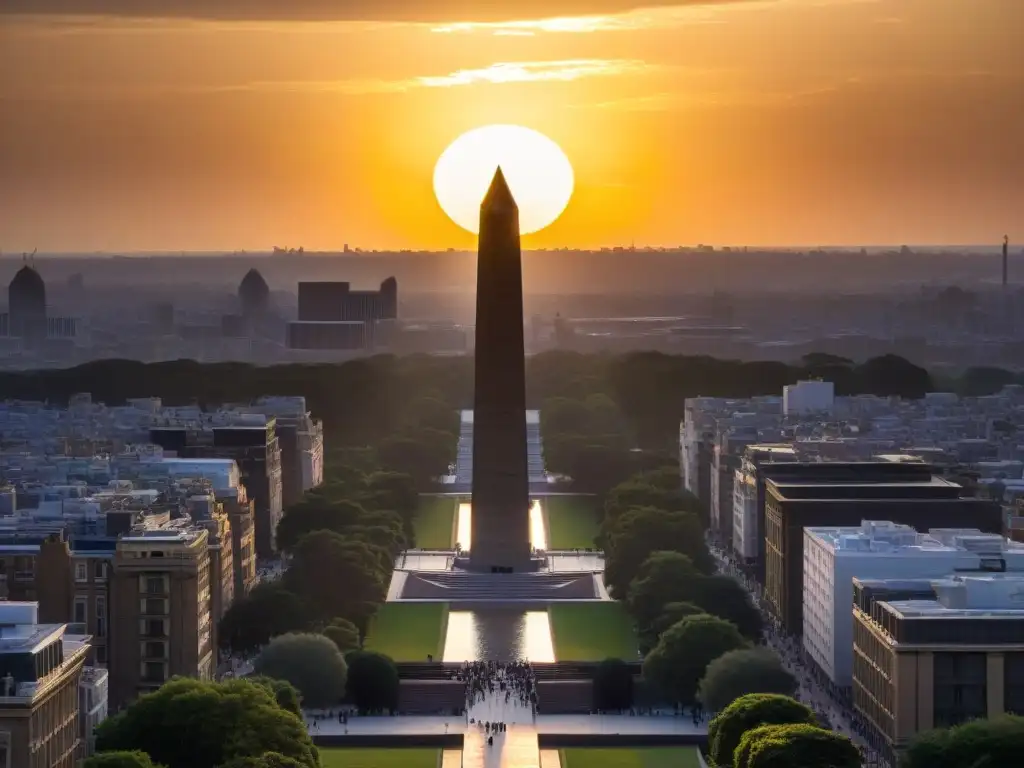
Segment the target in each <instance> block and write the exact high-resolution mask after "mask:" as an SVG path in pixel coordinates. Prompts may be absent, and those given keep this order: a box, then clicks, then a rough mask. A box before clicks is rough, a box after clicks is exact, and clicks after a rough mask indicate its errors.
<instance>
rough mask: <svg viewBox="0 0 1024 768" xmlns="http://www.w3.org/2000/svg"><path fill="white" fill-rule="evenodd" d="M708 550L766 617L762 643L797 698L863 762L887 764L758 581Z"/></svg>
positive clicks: (876, 742)
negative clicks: (795, 687)
mask: <svg viewBox="0 0 1024 768" xmlns="http://www.w3.org/2000/svg"><path fill="white" fill-rule="evenodd" d="M710 548H711V553H712V554H713V555H714V556H715V559H716V560H717V561H718V566H719V570H720V571H722V572H723V573H727V574H729V575H730V576H733V577H735V578H736V579H737V580H738V581H739V582H740V583H742V584H743V586H744V587H745V588H746V589H747V591H748V592H749V593H750V597H751V599H752V600H753V602H754V605H756V606H757V607H758V608H759V609H760V611H761V613H762V615H763V616H764V618H765V632H764V642H765V644H766V645H767V646H768V647H769V648H771V649H772V650H774V651H775V652H776V653H778V654H779V658H781V659H782V661H783V663H784V664H785V665H786V667H787V668H788V669H789V671H790V672H791V673H792V674H793V675H794V676H795V677H796V679H797V682H798V683H799V685H800V689H799V693H798V694H797V698H798V699H799V700H800V701H802V702H803V703H804V704H806V705H807V706H808V707H810V708H811V709H812V710H813V711H814V713H815V715H817V717H818V720H819V721H820V722H821V723H822V725H823V726H824V727H826V728H828V729H829V730H832V731H835V732H836V733H840V734H843V735H844V736H848V737H849V738H850V740H851V741H853V743H854V744H856V745H857V746H858V748H860V750H861V754H862V755H863V756H864V764H865V765H870V766H878V767H879V768H886V766H888V762H887V761H885V760H883V759H882V756H881V754H880V751H881V746H882V745H881V744H880V743H879V739H878V737H877V735H876V734H875V732H874V730H873V729H872V728H870V727H869V726H868V723H867V722H866V721H865V720H864V718H863V717H862V716H861V714H860V713H859V712H857V711H856V710H854V709H853V707H852V706H851V705H850V702H849V701H848V700H847V699H846V698H844V697H842V696H841V695H840V694H839V693H838V692H837V691H835V690H833V689H831V688H830V687H829V686H827V685H822V684H820V683H819V680H818V677H819V676H818V675H817V674H816V673H815V671H813V670H814V669H815V668H814V666H813V665H811V664H808V663H807V660H806V658H805V655H804V651H803V648H802V646H801V645H800V643H799V642H797V641H796V640H794V639H793V638H792V637H789V636H788V635H787V634H786V633H785V631H784V630H783V628H782V626H781V624H780V623H779V621H778V619H777V618H776V617H775V616H774V615H773V614H772V613H771V612H770V610H769V609H768V605H767V603H766V601H765V597H764V593H763V590H762V589H761V587H760V585H759V584H758V583H757V582H756V581H754V580H753V579H751V578H749V577H748V576H747V575H746V574H745V573H743V571H741V570H740V568H739V566H738V564H737V562H736V560H735V559H734V558H733V556H732V555H731V554H730V553H729V552H727V551H724V550H722V549H719V548H718V547H716V546H715V544H714V542H711V543H710Z"/></svg>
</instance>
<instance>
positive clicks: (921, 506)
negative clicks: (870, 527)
mask: <svg viewBox="0 0 1024 768" xmlns="http://www.w3.org/2000/svg"><path fill="white" fill-rule="evenodd" d="M778 466H779V467H784V466H786V465H778ZM790 466H799V465H790ZM819 466H825V467H829V468H832V469H835V468H836V467H837V466H838V465H834V464H824V465H819ZM845 466H846V477H845V478H843V479H842V480H836V479H829V480H827V481H823V480H822V479H821V478H820V477H818V478H814V479H809V478H801V479H799V480H782V479H773V478H771V477H769V478H768V479H767V481H766V485H765V491H766V495H765V527H764V538H765V579H764V588H765V598H766V600H767V602H768V604H769V606H770V608H771V610H772V611H773V613H774V614H775V616H776V617H777V618H778V619H779V620H780V622H781V623H782V625H783V626H784V627H785V629H786V631H787V632H789V633H790V634H793V635H799V634H801V633H802V632H803V624H804V622H803V608H804V606H803V589H804V584H803V582H804V578H803V567H804V529H805V528H808V527H822V526H836V527H844V526H856V525H860V523H861V521H862V520H878V519H885V520H891V521H892V522H894V523H902V524H904V525H909V526H911V527H913V528H915V529H918V528H919V529H922V530H924V529H928V528H935V527H944V528H962V527H965V526H968V525H970V526H973V527H977V528H978V529H979V530H981V531H982V532H984V533H996V534H999V533H1001V532H1002V528H1003V523H1002V512H1001V510H1000V507H999V505H998V504H996V503H995V502H992V501H987V500H984V499H974V498H960V492H961V488H960V486H958V485H957V484H955V483H952V482H950V481H948V480H945V479H943V478H938V477H934V476H933V475H932V473H931V468H930V467H928V466H927V465H924V464H909V463H908V464H901V463H890V462H876V463H864V464H850V465H845ZM833 477H834V476H833Z"/></svg>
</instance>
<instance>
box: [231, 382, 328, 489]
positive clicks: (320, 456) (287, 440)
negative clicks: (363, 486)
mask: <svg viewBox="0 0 1024 768" xmlns="http://www.w3.org/2000/svg"><path fill="white" fill-rule="evenodd" d="M246 408H247V409H248V410H250V411H253V412H255V413H262V414H265V415H267V416H273V417H274V419H275V421H276V432H277V439H278V443H279V444H280V447H281V485H282V493H281V496H282V502H283V504H284V506H285V507H288V506H289V505H291V504H294V503H295V502H297V501H298V500H299V499H301V498H302V495H303V494H304V493H305V492H306V491H308V490H310V489H312V488H316V487H317V486H318V485H320V484H321V483H322V482H323V481H324V425H323V422H321V421H320V420H318V419H314V418H313V417H312V414H311V413H310V411H309V410H308V409H307V408H306V398H304V397H301V396H294V397H261V398H260V399H258V400H257V401H256V402H255V403H253V404H252V405H249V406H246Z"/></svg>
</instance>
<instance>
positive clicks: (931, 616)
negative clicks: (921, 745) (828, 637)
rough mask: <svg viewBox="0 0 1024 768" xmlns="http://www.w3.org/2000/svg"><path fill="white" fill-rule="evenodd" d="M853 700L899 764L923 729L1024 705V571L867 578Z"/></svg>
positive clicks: (859, 602)
mask: <svg viewBox="0 0 1024 768" xmlns="http://www.w3.org/2000/svg"><path fill="white" fill-rule="evenodd" d="M853 621H854V627H853V642H854V662H853V701H854V706H855V707H856V708H857V711H858V712H860V713H861V715H863V716H864V718H866V719H867V721H868V722H869V723H870V724H871V726H873V728H872V730H874V732H875V734H876V735H877V736H878V737H880V739H881V740H882V742H883V743H884V744H885V745H886V746H887V748H886V749H884V750H883V752H887V753H888V754H887V755H884V756H885V757H887V758H888V762H889V764H891V765H895V764H896V762H897V755H898V753H899V752H900V751H901V750H902V749H903V748H905V747H906V746H907V745H908V744H909V743H910V741H911V740H912V739H913V738H914V737H915V736H917V734H919V733H922V732H924V731H929V730H931V729H933V728H947V727H950V726H955V725H960V724H961V723H966V722H969V721H971V720H983V719H986V718H991V717H996V716H997V715H1000V714H1002V713H1004V712H1014V713H1019V712H1024V578H1021V577H1020V576H1017V575H1010V574H995V575H989V576H970V577H961V576H951V577H949V578H945V579H938V580H910V581H907V580H896V581H887V580H883V581H873V580H865V581H861V580H858V581H856V582H855V583H854V605H853Z"/></svg>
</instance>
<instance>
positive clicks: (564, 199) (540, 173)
mask: <svg viewBox="0 0 1024 768" xmlns="http://www.w3.org/2000/svg"><path fill="white" fill-rule="evenodd" d="M498 166H501V170H502V172H503V173H504V174H505V179H506V181H507V182H508V186H509V189H511V190H512V195H513V197H515V199H516V204H517V205H518V206H519V230H520V232H521V233H522V234H529V233H531V232H536V231H538V230H541V229H544V227H546V226H548V225H549V224H551V223H552V222H553V221H555V220H556V219H557V218H558V217H559V216H561V214H562V211H564V210H565V206H566V205H568V204H569V198H571V197H572V191H573V184H574V183H575V177H574V175H573V171H572V165H571V164H570V163H569V158H568V157H566V156H565V153H564V152H563V151H562V149H561V147H559V146H558V145H557V144H556V143H555V142H553V141H552V140H551V139H549V138H548V137H547V136H545V135H544V134H542V133H538V132H537V131H534V130H533V129H531V128H524V127H522V126H519V125H488V126H484V127H483V128H476V129H474V130H472V131H469V132H467V133H464V134H462V135H461V136H459V138H457V139H456V140H455V141H453V142H452V143H451V144H450V145H449V146H448V148H447V149H446V150H445V151H444V152H443V153H442V154H441V157H440V158H438V161H437V165H436V166H435V167H434V194H435V195H437V202H438V203H439V204H440V205H441V208H442V209H443V210H444V212H445V213H446V214H448V217H449V218H451V220H452V221H454V222H455V223H456V224H458V225H459V226H460V227H462V228H463V229H466V230H469V231H470V232H473V233H474V234H475V233H477V232H479V230H480V201H481V200H483V197H484V193H485V192H487V187H488V185H490V183H491V179H492V177H493V176H494V171H495V169H496V168H497V167H498Z"/></svg>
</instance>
